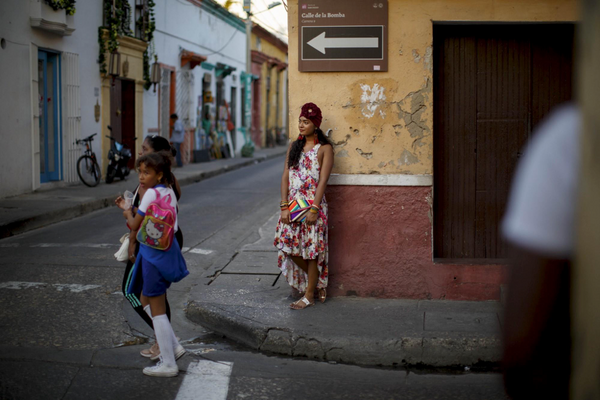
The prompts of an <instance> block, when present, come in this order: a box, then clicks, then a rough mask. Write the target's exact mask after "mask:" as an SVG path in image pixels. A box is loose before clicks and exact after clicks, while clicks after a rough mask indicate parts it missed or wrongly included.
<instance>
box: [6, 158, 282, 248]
mask: <svg viewBox="0 0 600 400" xmlns="http://www.w3.org/2000/svg"><path fill="white" fill-rule="evenodd" d="M284 154H285V152H282V153H276V154H269V155H261V156H259V157H253V158H251V159H248V160H247V161H245V162H243V163H239V164H234V165H231V166H229V165H226V166H224V167H221V168H219V169H215V170H212V171H203V172H200V173H199V174H197V175H194V176H189V177H185V178H182V179H180V180H179V185H180V186H186V185H190V184H193V183H197V182H200V181H203V180H205V179H208V178H213V177H215V176H218V175H221V174H224V173H227V172H231V171H235V170H237V169H240V168H244V167H248V166H250V165H253V164H258V163H261V162H264V161H267V160H270V159H272V158H277V157H280V156H282V155H284ZM115 198H116V195H111V196H106V197H103V198H99V199H94V200H90V201H88V202H85V203H80V204H77V205H73V206H70V207H66V208H63V209H60V210H55V211H52V212H49V213H46V214H41V215H35V216H32V217H27V218H22V219H20V220H17V221H11V222H9V223H7V224H5V225H2V226H0V239H4V238H8V237H11V236H16V235H19V234H22V233H25V232H28V231H31V230H34V229H39V228H43V227H45V226H48V225H52V224H55V223H58V222H62V221H67V220H70V219H73V218H77V217H81V216H83V215H86V214H89V213H91V212H94V211H97V210H101V209H103V208H106V207H109V206H111V205H112V204H113V202H114V199H115Z"/></svg>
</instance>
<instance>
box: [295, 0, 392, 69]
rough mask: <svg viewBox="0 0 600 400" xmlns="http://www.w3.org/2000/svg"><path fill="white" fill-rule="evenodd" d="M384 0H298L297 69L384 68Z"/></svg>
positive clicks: (386, 35)
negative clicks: (298, 44)
mask: <svg viewBox="0 0 600 400" xmlns="http://www.w3.org/2000/svg"><path fill="white" fill-rule="evenodd" d="M387 24H388V2H387V0H299V1H298V27H299V29H298V35H299V38H298V40H299V43H300V46H298V70H299V71H303V72H309V71H374V72H379V71H387V69H388V60H387V44H388V26H387Z"/></svg>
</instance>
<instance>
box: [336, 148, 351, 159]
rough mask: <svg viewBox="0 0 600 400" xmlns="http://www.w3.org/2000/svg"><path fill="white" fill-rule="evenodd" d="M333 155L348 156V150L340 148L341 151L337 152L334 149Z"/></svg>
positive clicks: (337, 156)
mask: <svg viewBox="0 0 600 400" xmlns="http://www.w3.org/2000/svg"><path fill="white" fill-rule="evenodd" d="M335 157H336V158H348V157H350V156H349V155H348V152H347V151H346V150H342V151H339V152H338V151H336V152H335Z"/></svg>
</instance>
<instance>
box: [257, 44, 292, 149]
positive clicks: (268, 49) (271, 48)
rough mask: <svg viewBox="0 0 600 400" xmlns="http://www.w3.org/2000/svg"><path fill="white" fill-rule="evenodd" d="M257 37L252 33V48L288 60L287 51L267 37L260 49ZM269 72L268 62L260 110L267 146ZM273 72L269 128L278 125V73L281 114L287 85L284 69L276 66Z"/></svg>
mask: <svg viewBox="0 0 600 400" xmlns="http://www.w3.org/2000/svg"><path fill="white" fill-rule="evenodd" d="M256 38H257V36H256V35H255V34H254V33H253V34H252V39H251V43H252V50H257V51H260V52H261V53H264V54H266V55H267V56H269V57H273V58H276V59H278V60H279V61H281V62H286V60H287V53H285V52H283V51H281V50H280V49H279V48H277V46H275V45H273V44H271V43H269V42H268V41H267V40H265V39H261V40H260V42H261V48H260V49H259V48H258V47H257V46H256ZM267 74H269V68H268V66H267V63H264V64H263V65H262V70H261V89H260V90H261V93H260V98H261V101H262V105H261V110H260V114H261V115H260V128H261V129H262V132H263V134H262V143H261V146H265V145H266V132H264V128H265V126H266V119H267ZM270 74H271V93H270V96H269V97H270V99H269V100H270V103H271V108H270V111H269V128H273V127H277V74H280V77H279V114H280V115H281V111H282V110H283V105H284V99H283V96H284V94H285V91H284V86H285V80H284V76H285V75H284V71H279V70H278V69H277V67H274V68H273V69H271V71H270ZM282 124H283V118H282V117H279V126H281V125H282Z"/></svg>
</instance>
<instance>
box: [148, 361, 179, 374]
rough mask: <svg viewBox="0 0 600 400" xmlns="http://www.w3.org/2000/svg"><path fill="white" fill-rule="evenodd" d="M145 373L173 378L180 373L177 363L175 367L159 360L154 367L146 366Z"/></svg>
mask: <svg viewBox="0 0 600 400" xmlns="http://www.w3.org/2000/svg"><path fill="white" fill-rule="evenodd" d="M143 372H144V375H149V376H157V377H161V378H171V377H174V376H177V374H179V368H177V365H175V366H174V367H170V366H167V365H166V364H164V363H163V362H162V361H159V362H158V364H156V365H155V366H154V367H146V368H144V371H143Z"/></svg>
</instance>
